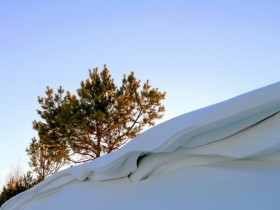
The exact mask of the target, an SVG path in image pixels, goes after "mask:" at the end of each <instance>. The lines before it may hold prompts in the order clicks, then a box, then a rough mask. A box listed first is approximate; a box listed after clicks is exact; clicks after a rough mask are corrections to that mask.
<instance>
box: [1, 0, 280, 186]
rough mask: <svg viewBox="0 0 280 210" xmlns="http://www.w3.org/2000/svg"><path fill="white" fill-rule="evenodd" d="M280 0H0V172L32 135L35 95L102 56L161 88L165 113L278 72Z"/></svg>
mask: <svg viewBox="0 0 280 210" xmlns="http://www.w3.org/2000/svg"><path fill="white" fill-rule="evenodd" d="M279 58H280V1H277V0H275V1H273V0H247V1H243V0H231V1H229V0H169V1H167V0H141V1H128V0H107V1H106V0H105V1H98V0H82V1H76V0H75V1H74V0H67V1H66V0H64V1H63V0H62V1H55V0H41V1H35V0H27V1H20V0H18V1H16V0H1V2H0V71H1V76H0V95H1V101H0V161H1V162H0V181H1V180H2V181H5V178H6V176H7V174H8V173H9V171H10V168H11V166H12V165H14V166H15V165H17V163H18V162H19V161H20V162H21V165H22V166H23V168H24V170H25V171H27V170H29V167H28V164H27V162H28V157H27V155H26V153H25V148H27V147H28V145H29V143H30V141H31V138H32V137H33V136H35V135H36V133H35V131H33V129H32V121H33V120H34V119H38V116H37V114H36V109H38V108H39V106H38V102H37V96H39V95H40V96H43V95H44V91H45V89H46V86H47V85H49V86H50V87H53V88H57V87H58V86H60V85H62V86H63V87H64V88H65V89H67V90H70V91H71V92H74V91H75V90H76V89H77V88H79V85H80V82H81V80H84V79H86V78H87V76H88V69H89V68H94V67H99V68H100V69H101V68H102V66H103V64H107V67H108V68H109V70H110V72H111V74H112V75H113V77H114V78H115V81H116V82H117V83H118V84H120V81H121V78H122V76H123V74H124V73H126V74H128V73H129V72H130V71H134V72H135V74H136V77H137V78H139V79H141V80H142V81H144V80H146V79H149V80H150V82H151V84H152V86H153V87H158V88H159V90H161V91H166V92H167V97H166V100H165V102H164V104H165V107H166V113H165V118H164V119H163V120H167V119H170V118H172V117H175V116H177V115H180V114H183V113H186V112H189V111H192V110H194V109H198V108H201V107H204V106H207V105H210V104H213V103H217V102H220V101H223V100H225V99H228V98H231V97H234V96H236V95H238V94H241V93H244V92H247V91H250V90H253V89H256V88H259V87H262V86H265V85H268V84H271V83H274V82H277V81H278V80H279V78H280V69H279V66H280V65H279V64H280V59H279Z"/></svg>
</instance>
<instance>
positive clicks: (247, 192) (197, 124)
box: [1, 82, 280, 210]
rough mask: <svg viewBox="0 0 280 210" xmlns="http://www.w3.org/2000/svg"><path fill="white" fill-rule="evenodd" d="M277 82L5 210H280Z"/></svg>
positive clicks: (151, 135) (64, 174)
mask: <svg viewBox="0 0 280 210" xmlns="http://www.w3.org/2000/svg"><path fill="white" fill-rule="evenodd" d="M279 112H280V82H278V83H275V84H272V85H269V86H266V87H264V88H260V89H257V90H254V91H251V92H249V93H246V94H243V95H240V96H237V97H235V98H232V99H229V100H227V101H224V102H221V103H218V104H214V105H212V106H209V107H206V108H203V109H200V110H197V111H193V112H190V113H187V114H184V115H181V116H179V117H176V118H174V119H171V120H169V121H166V122H164V123H162V124H159V125H158V126H155V127H153V128H151V129H150V130H148V131H146V132H144V133H142V134H140V135H139V136H138V137H136V138H135V139H133V140H132V141H130V142H129V143H128V144H126V145H125V146H124V147H122V148H121V149H119V150H118V151H116V152H113V153H111V154H107V155H105V156H102V157H100V158H98V159H96V160H94V161H91V162H89V163H86V164H83V165H80V166H76V167H72V168H69V169H66V170H64V171H61V172H58V173H57V174H54V175H53V176H51V177H49V178H47V179H46V180H44V181H43V182H41V183H40V184H38V185H36V186H35V187H33V188H31V189H29V190H27V191H25V192H23V193H21V194H19V195H17V196H15V197H14V198H12V199H10V200H9V201H8V202H6V203H5V204H4V205H3V206H2V208H1V209H2V210H17V209H20V210H33V209H36V210H47V209H48V210H49V209H52V210H53V209H69V210H76V209H136V210H137V209H186V210H188V209H190V210H204V209H254V210H255V209H265V210H266V209H270V210H273V209H275V210H276V209H277V210H279V209H280V113H279Z"/></svg>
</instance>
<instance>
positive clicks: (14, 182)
mask: <svg viewBox="0 0 280 210" xmlns="http://www.w3.org/2000/svg"><path fill="white" fill-rule="evenodd" d="M38 182H39V181H38V180H37V179H34V178H33V177H32V175H31V172H30V171H29V172H27V173H26V174H24V175H19V174H18V171H17V172H16V174H13V175H12V176H10V177H9V179H8V181H7V183H6V184H5V185H4V187H3V189H2V191H1V194H0V207H1V206H2V205H3V204H4V203H5V202H6V201H7V200H9V199H10V198H12V197H13V196H15V195H17V194H19V193H21V192H24V191H25V190H28V189H29V188H31V187H33V186H34V185H36V184H37V183H38Z"/></svg>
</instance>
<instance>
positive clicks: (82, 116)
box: [27, 66, 165, 168]
mask: <svg viewBox="0 0 280 210" xmlns="http://www.w3.org/2000/svg"><path fill="white" fill-rule="evenodd" d="M164 98H165V92H160V91H159V90H158V89H157V88H152V87H151V85H150V83H149V80H147V81H146V82H145V83H144V85H143V86H142V88H141V84H140V80H137V79H136V77H135V75H134V73H133V72H131V73H130V74H129V75H128V76H126V75H124V77H123V80H122V85H121V86H120V87H119V88H118V87H117V86H116V85H115V83H114V80H113V79H112V77H111V75H110V73H109V70H108V69H107V68H106V66H104V69H103V70H102V71H101V72H100V73H99V72H98V69H97V68H95V69H94V70H93V71H91V70H90V71H89V78H88V79H87V80H85V81H82V82H81V87H80V88H79V89H78V90H77V95H73V94H71V93H70V92H67V93H66V94H64V89H63V88H62V87H60V88H59V89H58V91H57V92H56V93H54V91H53V89H51V88H49V87H47V90H46V96H45V97H39V98H38V102H39V104H40V106H41V109H40V110H38V111H37V112H38V114H39V115H40V117H41V118H42V121H34V122H33V125H34V129H35V130H36V131H37V132H38V136H39V140H38V142H37V141H36V142H34V144H37V145H38V146H39V148H40V149H42V147H43V149H44V150H46V158H53V159H52V160H51V161H52V162H56V163H59V164H62V165H63V164H64V163H66V162H68V163H81V162H85V161H89V160H93V159H95V158H97V157H99V156H101V155H103V154H106V153H110V152H112V151H114V150H116V149H118V148H119V147H121V146H122V145H124V144H125V143H126V142H127V141H128V140H130V139H132V138H134V137H135V136H137V135H138V134H139V133H140V132H141V131H142V130H143V128H144V127H147V126H152V125H154V124H155V120H156V119H160V118H162V116H163V112H164V106H163V105H162V104H161V101H162V100H163V99H164ZM31 145H32V143H31ZM31 145H30V148H29V149H27V150H28V151H31ZM37 150H38V149H37ZM28 154H29V155H30V157H31V162H32V158H33V159H34V154H35V153H28ZM65 160H67V161H65ZM34 165H36V164H33V168H34ZM37 166H39V164H37Z"/></svg>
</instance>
